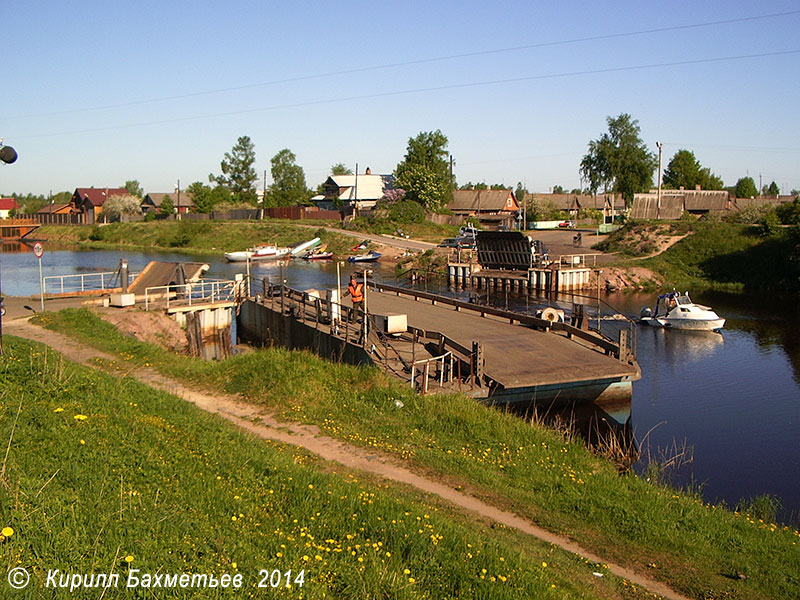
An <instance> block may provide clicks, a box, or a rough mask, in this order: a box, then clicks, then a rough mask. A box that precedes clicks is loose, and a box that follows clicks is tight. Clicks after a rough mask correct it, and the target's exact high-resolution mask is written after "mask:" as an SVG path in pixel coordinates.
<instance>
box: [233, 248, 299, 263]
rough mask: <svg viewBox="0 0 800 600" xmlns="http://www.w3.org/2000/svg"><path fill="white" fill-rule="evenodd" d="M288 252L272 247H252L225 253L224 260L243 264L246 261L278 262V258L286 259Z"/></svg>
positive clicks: (287, 249)
mask: <svg viewBox="0 0 800 600" xmlns="http://www.w3.org/2000/svg"><path fill="white" fill-rule="evenodd" d="M290 252H291V249H290V248H283V247H280V246H274V245H266V246H253V247H252V248H248V249H247V250H239V251H237V252H226V253H225V260H227V261H228V262H245V261H248V260H278V259H280V258H288V257H289V253H290Z"/></svg>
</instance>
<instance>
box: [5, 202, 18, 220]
mask: <svg viewBox="0 0 800 600" xmlns="http://www.w3.org/2000/svg"><path fill="white" fill-rule="evenodd" d="M12 210H14V211H16V210H19V204H17V201H16V200H15V199H14V198H0V219H8V217H9V215H10V214H11V211H12Z"/></svg>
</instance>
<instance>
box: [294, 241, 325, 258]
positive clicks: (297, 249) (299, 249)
mask: <svg viewBox="0 0 800 600" xmlns="http://www.w3.org/2000/svg"><path fill="white" fill-rule="evenodd" d="M320 241H321V240H320V239H319V238H318V237H315V238H314V239H313V240H308V241H307V242H303V243H302V244H297V245H296V246H293V247H292V250H291V254H292V256H301V255H302V254H303V252H306V251H308V250H310V249H311V248H313V247H314V246H319V243H320Z"/></svg>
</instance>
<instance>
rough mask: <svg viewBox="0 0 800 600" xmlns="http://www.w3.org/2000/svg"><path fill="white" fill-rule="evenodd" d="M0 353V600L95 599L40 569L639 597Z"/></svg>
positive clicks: (324, 470) (308, 459) (330, 591)
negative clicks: (18, 578) (16, 578)
mask: <svg viewBox="0 0 800 600" xmlns="http://www.w3.org/2000/svg"><path fill="white" fill-rule="evenodd" d="M3 351H4V352H3V356H2V357H1V358H0V384H1V385H2V392H0V440H2V446H3V448H4V449H5V448H6V447H7V448H8V451H7V454H6V455H5V457H4V458H3V460H2V465H1V466H0V528H6V527H11V528H13V535H11V536H9V537H6V538H5V539H3V540H0V571H2V579H0V590H2V594H0V596H2V597H3V598H39V597H47V598H99V597H101V593H102V591H101V590H97V589H91V590H77V591H74V592H70V591H69V590H65V589H59V590H52V589H46V588H45V584H46V578H47V571H48V569H59V570H60V572H61V573H67V574H75V573H78V574H80V573H83V574H89V573H98V574H99V573H118V574H119V576H120V586H123V587H124V585H125V581H126V576H127V574H128V572H129V571H130V570H131V569H140V571H141V573H162V574H164V573H166V574H174V573H175V574H179V573H184V572H187V573H209V574H214V575H215V576H217V577H220V576H221V575H222V574H224V573H228V574H231V575H235V574H242V576H243V581H244V585H243V588H242V589H240V590H227V591H226V590H192V591H184V590H181V589H177V590H160V589H159V590H153V591H152V592H149V591H147V590H141V589H140V590H135V591H131V590H124V589H122V590H119V589H118V590H112V592H111V593H110V594H108V595H106V596H105V597H109V598H118V597H135V598H150V597H157V598H188V597H191V598H221V597H225V598H232V597H248V598H249V597H270V598H271V597H280V598H287V597H291V598H337V599H345V600H346V599H350V598H352V599H361V598H442V599H449V598H486V599H495V598H496V599H509V600H511V599H517V598H553V599H566V598H641V597H645V594H644V593H643V591H642V590H639V591H638V592H634V591H633V590H632V587H633V586H631V585H629V584H628V582H625V581H621V580H619V579H617V578H615V577H613V576H611V575H610V574H609V573H608V571H606V570H605V569H604V568H603V567H602V566H600V565H594V564H590V563H586V562H584V561H582V560H579V559H577V558H576V557H574V556H572V555H569V554H567V553H565V552H562V551H560V550H558V549H557V548H554V547H551V546H550V545H547V544H544V543H539V542H537V541H535V540H533V539H531V538H529V537H527V536H524V535H522V534H518V533H516V532H514V531H510V530H507V529H505V528H503V527H497V528H494V527H487V526H486V524H484V523H480V522H475V521H473V520H472V519H471V518H470V517H468V516H465V515H460V514H457V513H454V512H453V511H451V510H450V509H449V508H447V507H443V506H441V505H436V504H432V503H431V502H430V501H424V500H423V499H422V498H421V495H420V494H417V493H415V492H413V491H410V490H402V489H399V488H398V487H397V486H393V485H389V484H385V483H381V482H376V481H372V480H369V479H366V480H361V478H360V477H359V476H356V475H354V474H352V473H350V472H347V471H346V470H344V469H343V468H339V469H334V468H333V467H332V466H331V465H328V464H326V463H322V462H321V461H318V460H316V459H314V458H313V457H312V456H309V455H308V454H306V453H305V452H303V451H301V450H298V449H296V448H293V447H291V446H286V445H282V444H278V443H271V442H269V441H265V440H261V439H256V438H254V437H251V436H249V435H246V434H243V433H242V432H240V431H239V430H238V429H237V428H235V427H234V426H232V425H230V424H228V423H227V422H225V421H223V420H222V419H221V418H219V417H216V416H213V415H209V414H206V413H204V412H202V411H201V410H199V409H197V408H196V407H195V406H193V405H192V404H190V403H187V402H185V401H183V400H180V399H178V398H176V397H174V396H171V395H169V394H166V393H164V392H159V391H156V390H154V389H152V388H149V387H147V386H145V385H143V384H140V383H138V382H137V381H135V380H133V379H131V378H129V377H118V376H113V375H110V374H106V373H102V372H98V371H95V370H93V369H89V368H85V367H79V366H77V365H74V364H71V363H68V362H66V361H64V360H63V359H62V357H61V356H60V355H58V354H57V353H55V352H53V351H52V350H50V349H47V348H46V347H43V346H41V345H39V344H34V343H32V342H27V341H23V340H20V339H17V338H13V337H9V336H6V337H5V340H4V348H3ZM126 558H129V560H126ZM16 567H23V568H26V569H28V571H29V572H30V573H31V574H32V583H31V584H30V586H29V588H28V589H27V590H25V591H24V592H15V591H14V590H11V589H10V587H9V586H8V584H7V583H6V572H7V571H8V570H10V569H12V568H16ZM274 569H279V570H280V572H281V573H284V572H285V571H287V570H290V569H291V570H292V573H293V575H292V579H293V580H294V579H295V577H296V576H297V575H298V574H299V572H300V571H301V570H303V569H304V570H305V574H304V585H303V587H302V588H301V587H299V586H298V585H293V587H292V588H291V589H285V588H280V589H276V590H273V589H267V590H263V589H262V590H259V589H257V587H256V586H257V585H258V583H259V581H260V580H261V579H262V576H261V575H260V571H261V570H268V571H270V572H271V571H272V570H274ZM594 571H600V572H602V573H604V574H605V577H604V578H603V579H597V578H596V577H594V576H593V575H592V573H593V572H594ZM282 581H283V582H284V583H285V581H286V580H285V578H284V579H283V580H282Z"/></svg>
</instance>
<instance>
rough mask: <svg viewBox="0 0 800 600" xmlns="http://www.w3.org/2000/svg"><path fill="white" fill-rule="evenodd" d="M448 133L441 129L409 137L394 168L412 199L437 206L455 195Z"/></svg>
mask: <svg viewBox="0 0 800 600" xmlns="http://www.w3.org/2000/svg"><path fill="white" fill-rule="evenodd" d="M448 157H449V153H448V152H447V136H445V135H444V134H443V133H442V132H441V131H440V130H439V129H437V130H436V131H428V132H422V133H420V134H419V135H418V136H417V137H415V138H410V139H409V140H408V147H407V149H406V155H405V158H404V159H403V160H402V161H401V162H400V163H399V164H398V165H397V167H396V168H395V172H394V175H395V180H396V183H397V185H398V186H399V187H401V188H403V189H404V190H406V195H407V197H408V198H409V199H411V200H414V201H416V202H419V203H420V204H422V205H423V206H424V207H426V208H428V209H431V210H437V209H440V208H444V207H445V206H447V204H449V203H450V201H451V200H452V199H453V183H454V181H453V177H452V176H451V174H450V163H449V162H448Z"/></svg>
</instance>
